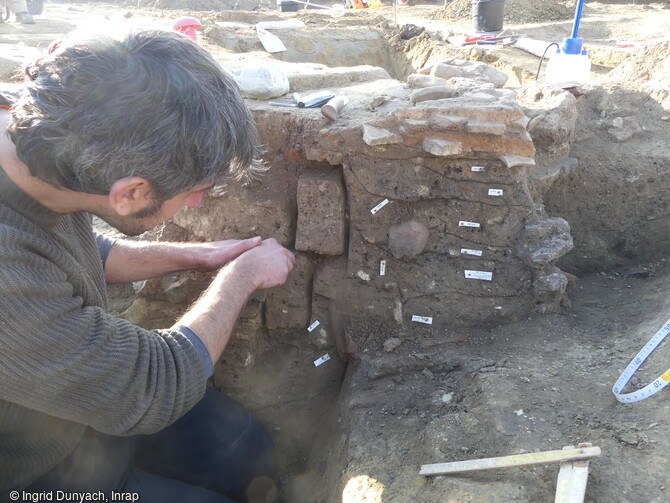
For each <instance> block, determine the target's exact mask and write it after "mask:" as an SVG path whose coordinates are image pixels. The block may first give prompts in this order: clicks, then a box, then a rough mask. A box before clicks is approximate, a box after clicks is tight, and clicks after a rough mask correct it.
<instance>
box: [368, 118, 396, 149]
mask: <svg viewBox="0 0 670 503" xmlns="http://www.w3.org/2000/svg"><path fill="white" fill-rule="evenodd" d="M363 141H364V142H365V143H367V144H368V145H370V146H371V147H374V146H377V145H389V144H392V143H401V142H402V137H401V136H400V135H399V134H396V133H393V132H391V131H388V130H386V129H382V128H378V127H374V126H370V125H369V124H366V125H365V126H363Z"/></svg>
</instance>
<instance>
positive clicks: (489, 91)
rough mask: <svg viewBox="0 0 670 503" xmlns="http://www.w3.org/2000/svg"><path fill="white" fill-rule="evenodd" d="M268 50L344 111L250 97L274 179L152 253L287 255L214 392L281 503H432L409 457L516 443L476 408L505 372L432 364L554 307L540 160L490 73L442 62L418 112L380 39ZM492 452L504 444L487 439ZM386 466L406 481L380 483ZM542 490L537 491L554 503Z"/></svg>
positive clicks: (231, 37)
mask: <svg viewBox="0 0 670 503" xmlns="http://www.w3.org/2000/svg"><path fill="white" fill-rule="evenodd" d="M236 23H238V22H235V21H223V22H222V21H217V22H213V23H210V24H209V28H208V29H207V30H206V33H207V37H208V38H207V42H208V43H210V44H215V45H217V46H218V47H219V48H220V50H221V51H222V52H223V53H226V52H228V51H230V53H232V54H234V55H236V57H235V58H232V59H233V60H234V62H233V63H231V65H232V66H233V67H234V66H240V65H243V64H249V62H250V60H251V59H252V55H253V54H254V52H253V51H257V50H258V45H259V42H258V39H257V37H256V35H255V33H247V32H246V31H245V30H246V28H244V27H243V26H240V25H239V23H238V24H236ZM281 37H282V39H283V41H284V43H285V44H286V45H287V47H290V48H291V49H290V50H288V51H287V52H285V53H283V54H282V55H281V56H280V57H277V58H275V59H274V61H275V63H279V64H281V65H282V68H284V70H285V71H286V73H287V75H288V78H289V81H290V83H291V87H292V89H291V90H292V91H296V90H299V91H305V92H307V91H317V90H321V89H323V88H324V87H327V88H328V89H332V90H333V91H334V92H336V93H342V94H346V95H347V96H348V98H349V100H350V101H349V104H348V105H347V106H346V107H345V108H344V109H343V110H342V111H341V115H340V117H339V118H338V119H337V120H335V121H332V122H331V121H329V120H327V119H326V118H324V117H323V116H322V115H321V113H320V111H319V109H318V108H317V109H298V108H294V109H292V108H285V107H276V106H272V105H269V104H268V103H267V101H265V100H262V101H257V100H253V99H249V100H248V102H247V103H248V105H249V107H250V109H251V110H252V113H253V115H254V118H255V120H256V123H257V126H258V129H259V133H260V135H261V139H262V143H263V145H264V148H265V154H264V160H265V161H266V163H267V165H268V166H269V168H270V169H269V170H268V171H267V172H266V173H265V174H264V175H263V177H262V179H261V180H259V181H256V182H252V183H250V184H248V185H244V186H242V185H240V184H239V183H237V182H235V181H232V180H228V181H225V182H223V183H221V184H220V185H218V186H217V187H216V188H215V189H214V190H213V191H212V193H211V194H210V195H209V196H208V197H207V198H206V200H205V201H204V202H203V204H202V206H201V207H199V208H197V209H187V210H185V211H182V212H181V213H179V214H178V215H177V216H175V218H174V219H173V220H172V221H171V222H170V223H169V224H167V225H166V226H165V227H164V228H163V229H162V231H161V235H160V236H158V238H159V239H170V240H175V239H177V240H218V239H227V238H246V237H252V236H256V235H261V236H264V237H274V238H276V239H277V240H278V241H280V242H281V243H282V244H283V245H285V246H287V247H290V248H292V249H294V250H296V258H297V260H296V267H295V269H294V271H293V272H292V274H291V275H290V277H289V279H288V281H287V284H286V285H284V286H283V287H281V288H276V289H273V290H270V291H268V292H260V293H258V295H257V296H256V297H255V298H254V299H252V300H251V301H250V303H249V305H248V306H247V308H246V309H245V311H244V313H243V314H242V316H241V319H240V321H239V323H238V326H237V329H236V333H235V336H234V337H233V339H232V342H231V343H230V345H229V347H228V348H227V349H226V352H225V354H224V357H223V359H222V360H221V362H220V363H219V364H218V365H217V366H216V369H215V372H214V376H213V378H212V385H213V386H215V387H216V388H219V389H221V390H223V391H225V392H226V393H229V394H231V395H232V396H234V397H236V398H238V399H240V400H241V401H242V402H244V403H245V404H247V405H248V406H249V407H250V408H251V409H252V410H253V412H254V413H255V414H256V416H257V417H258V418H259V419H260V421H261V422H262V423H263V424H264V425H266V426H267V427H268V429H269V431H270V432H271V434H272V435H273V437H274V439H275V441H276V444H277V452H278V456H279V466H280V479H281V481H282V492H283V497H284V501H287V502H291V503H302V502H305V503H307V502H312V501H319V502H339V501H345V502H352V503H353V502H354V501H361V498H363V497H366V498H371V499H370V501H382V495H381V494H382V493H383V492H384V491H386V497H388V495H389V491H391V492H392V493H393V494H397V495H398V496H397V497H398V498H399V499H398V501H428V500H426V499H421V498H419V499H417V496H416V495H415V494H414V493H415V492H416V491H417V485H416V471H417V468H418V464H420V462H421V461H420V460H422V459H426V460H427V459H434V458H435V457H436V456H445V455H447V454H448V453H449V452H450V448H449V445H450V442H451V440H452V439H451V435H452V434H453V435H456V436H458V435H459V431H468V432H473V431H476V430H482V431H491V428H492V427H493V426H492V425H493V423H496V425H498V426H500V425H501V424H502V426H500V427H508V428H514V426H513V424H512V423H513V421H512V418H511V417H510V418H509V420H510V424H509V425H507V426H505V424H504V422H505V419H504V418H502V417H497V418H494V417H492V416H489V415H487V414H480V415H474V416H473V415H472V414H470V411H471V410H472V409H474V410H475V411H480V412H481V411H483V410H484V407H482V405H481V404H479V405H478V403H479V402H478V398H477V397H479V396H481V395H482V394H485V395H486V394H487V393H488V396H491V397H492V396H495V389H494V388H495V385H494V382H493V381H490V380H488V379H487V377H486V375H487V374H486V372H487V371H486V370H484V371H483V372H481V370H482V369H487V368H488V369H491V370H492V371H495V370H496V368H500V367H501V366H504V362H496V361H495V360H492V359H490V358H487V357H486V355H480V354H477V351H473V350H471V349H468V348H464V350H463V351H462V354H457V353H455V352H453V351H450V352H449V353H444V352H442V351H440V350H439V349H440V348H441V347H442V345H443V344H450V343H454V342H458V341H459V340H465V339H466V338H467V337H468V335H463V334H470V333H471V332H469V331H472V330H478V329H476V328H473V327H485V326H495V325H498V324H500V323H503V322H506V321H511V320H515V319H519V318H522V317H525V316H527V315H528V314H529V313H531V312H534V311H536V310H540V311H544V312H546V311H553V310H555V309H556V308H557V307H558V303H559V301H560V298H561V295H562V292H563V289H564V288H565V280H564V277H563V276H562V275H561V274H560V273H559V271H558V269H557V268H556V267H555V266H554V262H555V260H557V259H558V258H559V257H560V256H561V255H562V254H564V253H565V252H566V251H568V250H569V248H570V245H571V241H570V236H569V233H568V231H567V226H566V225H564V222H563V221H562V220H561V219H556V218H549V217H548V216H547V215H546V214H544V213H543V212H542V211H541V210H538V208H537V207H536V206H535V205H534V203H533V200H532V198H531V196H530V192H529V187H528V184H529V180H528V174H527V166H528V165H530V164H532V162H533V156H534V154H535V148H534V146H533V142H532V140H531V138H530V136H529V134H528V132H527V131H526V124H527V122H528V121H527V118H526V116H525V114H524V111H523V109H522V108H521V107H520V106H519V105H518V104H517V103H516V101H515V100H514V98H513V96H512V95H510V94H509V92H507V91H505V90H504V89H501V85H502V82H501V81H500V80H499V79H500V78H501V75H502V74H501V72H499V71H495V70H493V69H492V68H490V67H486V65H484V64H483V63H473V62H467V61H464V60H458V61H456V62H454V64H453V65H451V66H448V67H446V71H451V72H453V73H454V74H458V75H460V77H459V80H458V82H459V85H460V88H458V91H457V92H455V93H454V94H453V96H452V97H451V98H449V99H439V100H428V101H422V100H415V99H414V98H415V97H416V93H417V92H418V91H421V88H420V86H415V87H414V88H411V87H409V86H408V85H407V84H406V83H405V80H406V79H407V76H408V75H409V74H411V73H413V72H414V71H415V66H421V65H419V64H418V63H417V62H414V63H413V62H412V61H411V58H410V56H408V54H407V53H406V52H404V51H398V50H397V48H394V45H393V43H392V42H389V40H388V39H387V37H386V36H385V35H384V34H383V33H382V32H381V31H379V30H376V29H373V28H368V27H355V26H354V27H349V28H346V29H341V28H327V27H326V28H322V29H319V30H315V29H307V30H302V31H295V32H288V31H287V32H286V33H281ZM241 53H244V57H241V58H240V57H237V56H239V55H240V54H241ZM226 57H227V56H226ZM260 57H261V59H260V61H267V60H268V56H267V55H261V56H260ZM224 64H226V62H225V61H224ZM344 65H348V66H347V67H344ZM351 65H356V66H353V67H352V66H351ZM496 79H498V80H496ZM207 280H208V278H207V277H205V276H204V275H200V274H196V273H189V274H179V275H173V276H171V277H168V278H163V279H161V280H152V281H149V282H147V283H145V284H144V285H142V287H141V288H140V291H139V298H138V299H137V300H136V301H135V302H134V303H133V305H132V306H130V308H129V309H127V310H126V312H125V313H124V315H125V316H126V317H129V318H131V319H132V320H133V321H136V322H137V323H139V324H141V325H143V326H156V327H159V326H166V325H169V324H170V323H172V322H173V321H174V318H175V317H176V316H174V314H175V313H180V312H181V311H182V310H183V309H185V308H186V306H187V305H188V304H189V303H190V302H192V301H193V299H194V298H196V297H197V295H198V293H199V292H200V291H201V290H202V288H204V286H205V285H206V283H207ZM447 328H449V329H450V330H452V329H455V328H458V330H462V331H463V332H462V334H461V335H454V334H453V333H448V332H446V330H445V329H447ZM496 366H497V367H496ZM482 376H484V377H482ZM473 418H474V419H473ZM501 421H503V423H500V422H501ZM445 428H446V430H445ZM373 431H374V432H373ZM445 431H449V434H447V433H445ZM475 437H476V435H475ZM462 444H463V445H462V449H464V450H463V451H462V452H468V453H470V454H473V453H475V452H480V451H481V449H479V448H478V447H477V445H476V442H471V443H470V444H468V443H467V442H462ZM487 445H488V446H489V448H500V449H504V447H505V440H504V438H503V440H502V441H497V440H495V439H494V438H493V435H491V438H490V439H489V440H488V441H487ZM389 455H392V456H394V457H399V458H398V459H397V460H396V461H395V463H394V464H393V465H394V466H398V461H400V465H401V466H402V471H401V473H399V474H397V475H394V476H393V477H392V478H391V479H389V474H388V472H387V471H386V468H385V463H387V462H388V459H387V458H388V456H389ZM521 478H522V479H523V476H521ZM526 482H527V481H526ZM520 483H521V482H520ZM522 485H528V486H529V487H532V486H533V485H532V484H525V483H524V484H522ZM459 490H462V491H468V490H469V489H468V488H467V487H464V488H462V489H459ZM543 491H544V492H546V491H545V489H533V494H534V495H535V494H536V493H537V494H538V495H541V497H540V496H538V498H537V499H538V500H544V499H547V498H545V496H546V495H545V494H544V492H543ZM376 492H378V493H379V494H378V495H377V496H375V494H376ZM491 494H493V493H491ZM386 497H384V499H383V501H386ZM375 498H377V499H375Z"/></svg>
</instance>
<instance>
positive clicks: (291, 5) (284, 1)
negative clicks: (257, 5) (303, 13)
mask: <svg viewBox="0 0 670 503" xmlns="http://www.w3.org/2000/svg"><path fill="white" fill-rule="evenodd" d="M278 5H279V10H280V11H281V12H297V11H298V7H304V5H302V4H299V3H297V2H292V1H291V0H281V2H279V3H278Z"/></svg>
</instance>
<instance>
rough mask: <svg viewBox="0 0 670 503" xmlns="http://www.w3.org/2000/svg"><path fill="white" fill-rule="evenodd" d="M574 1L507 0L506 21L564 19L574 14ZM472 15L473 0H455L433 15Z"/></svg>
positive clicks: (458, 17)
mask: <svg viewBox="0 0 670 503" xmlns="http://www.w3.org/2000/svg"><path fill="white" fill-rule="evenodd" d="M572 4H574V2H571V1H569V0H568V1H566V0H559V1H553V2H550V1H536V0H507V1H506V2H505V21H506V22H508V23H541V22H545V21H562V20H565V19H570V18H571V17H572V16H573V15H574V7H573V6H572ZM470 17H472V4H471V0H453V1H452V2H450V3H449V4H448V5H447V6H445V8H444V9H441V10H439V11H438V12H437V13H435V15H434V16H433V18H434V19H439V20H449V21H456V20H462V19H467V18H470Z"/></svg>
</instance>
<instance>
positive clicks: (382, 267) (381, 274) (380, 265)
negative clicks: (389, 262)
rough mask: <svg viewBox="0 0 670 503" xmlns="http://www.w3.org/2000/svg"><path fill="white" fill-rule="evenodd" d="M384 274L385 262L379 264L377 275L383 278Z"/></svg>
mask: <svg viewBox="0 0 670 503" xmlns="http://www.w3.org/2000/svg"><path fill="white" fill-rule="evenodd" d="M385 274H386V260H382V261H381V262H379V275H380V276H384V275H385Z"/></svg>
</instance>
